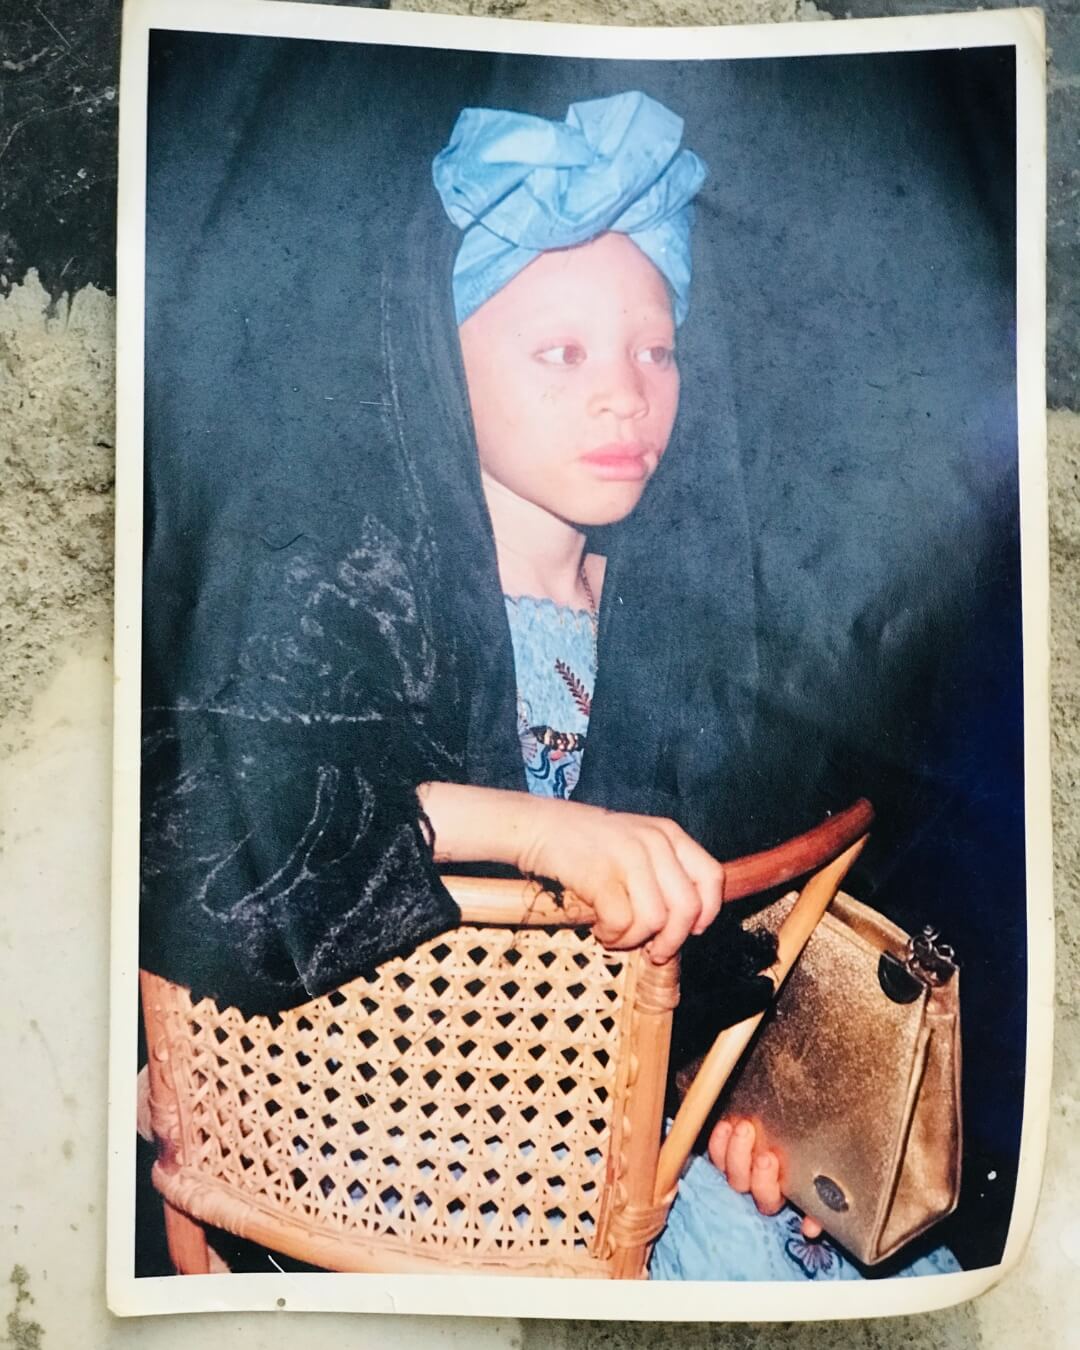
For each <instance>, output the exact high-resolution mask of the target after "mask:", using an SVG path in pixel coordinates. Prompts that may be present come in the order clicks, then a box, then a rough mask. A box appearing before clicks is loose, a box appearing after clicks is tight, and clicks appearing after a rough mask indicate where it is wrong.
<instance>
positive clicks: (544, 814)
mask: <svg viewBox="0 0 1080 1350" xmlns="http://www.w3.org/2000/svg"><path fill="white" fill-rule="evenodd" d="M536 805H537V806H538V807H541V809H540V810H538V811H536V812H534V813H532V822H531V823H532V826H533V828H532V829H530V831H529V834H528V836H527V839H526V841H525V843H524V846H523V848H522V849H521V852H520V855H519V859H518V866H519V867H520V868H521V870H522V871H525V872H529V873H532V874H533V875H538V876H548V877H554V878H555V879H556V880H558V881H560V882H562V884H563V885H564V886H566V887H568V888H569V889H570V890H572V891H575V892H576V893H577V894H578V895H579V896H581V898H582V899H583V900H585V901H586V902H588V903H589V904H590V905H592V907H593V908H594V909H595V910H596V924H595V926H594V932H595V933H596V936H597V938H599V940H600V941H601V942H602V943H604V945H605V946H608V947H613V948H630V947H637V946H639V945H640V944H642V943H643V942H646V941H648V940H649V939H651V941H649V948H648V951H649V956H650V958H651V960H653V961H654V962H656V963H657V964H658V965H659V964H662V963H663V962H665V961H670V960H671V958H672V957H673V956H674V955H675V953H676V952H677V951H678V950H679V948H680V947H681V946H682V945H683V943H684V942H685V941H686V939H687V937H688V936H689V935H690V934H691V933H694V934H699V933H703V932H704V931H705V929H706V928H708V926H709V924H711V923H712V921H713V920H714V919H715V918H716V916H717V914H718V913H719V912H720V906H721V904H722V903H723V869H722V867H721V866H720V864H719V863H718V862H717V861H716V859H715V858H713V857H712V856H711V854H709V853H707V852H706V851H705V850H704V849H703V848H702V847H701V846H700V844H697V843H696V842H695V841H694V840H693V839H691V838H690V836H689V835H688V834H687V833H686V831H685V830H683V829H682V828H681V827H680V826H678V825H676V824H675V822H674V821H673V820H666V819H663V818H661V817H658V816H638V815H630V814H628V813H623V812H617V811H605V810H603V809H602V808H600V807H597V806H588V805H585V804H584V803H582V802H563V801H558V802H556V801H546V802H541V801H539V800H537V801H536Z"/></svg>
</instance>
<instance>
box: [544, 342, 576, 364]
mask: <svg viewBox="0 0 1080 1350" xmlns="http://www.w3.org/2000/svg"><path fill="white" fill-rule="evenodd" d="M536 355H537V358H538V359H539V360H541V361H543V362H544V363H545V365H549V366H580V365H581V363H582V361H584V360H585V348H584V347H580V346H578V344H577V343H576V342H564V343H561V344H560V345H559V346H558V347H545V348H544V350H543V351H541V352H537V353H536Z"/></svg>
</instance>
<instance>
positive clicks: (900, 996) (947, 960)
mask: <svg viewBox="0 0 1080 1350" xmlns="http://www.w3.org/2000/svg"><path fill="white" fill-rule="evenodd" d="M938 938H939V934H938V930H937V929H936V928H932V927H931V926H930V925H929V924H927V926H926V927H925V928H924V929H923V930H922V932H921V933H917V934H915V935H914V936H913V937H909V938H908V941H907V948H906V949H905V952H904V955H903V957H900V956H897V955H896V954H895V953H893V952H882V954H881V959H880V961H879V962H878V982H879V983H880V985H881V987H882V989H883V990H884V991H885V993H886V994H887V995H888V996H889V998H891V999H892V1001H893V1002H894V1003H914V1002H915V1000H916V999H917V998H918V997H919V995H920V994H922V993H923V992H925V990H927V989H938V988H940V987H941V986H942V985H943V984H947V983H948V982H949V980H950V979H951V978H952V977H953V975H954V974H955V973H956V964H957V963H956V953H955V952H954V951H953V949H952V947H950V946H949V945H948V944H947V943H944V942H939V940H938Z"/></svg>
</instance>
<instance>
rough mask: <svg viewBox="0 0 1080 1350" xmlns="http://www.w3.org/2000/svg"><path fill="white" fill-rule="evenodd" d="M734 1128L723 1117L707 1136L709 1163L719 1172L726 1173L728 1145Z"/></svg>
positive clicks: (732, 1123) (730, 1122)
mask: <svg viewBox="0 0 1080 1350" xmlns="http://www.w3.org/2000/svg"><path fill="white" fill-rule="evenodd" d="M734 1128H735V1125H734V1122H733V1121H730V1120H728V1119H727V1117H726V1116H725V1118H724V1119H723V1120H720V1121H717V1123H716V1125H714V1126H713V1132H712V1134H710V1135H709V1161H710V1162H711V1163H712V1165H713V1166H714V1167H715V1168H716V1169H717V1170H718V1171H720V1172H726V1171H727V1151H728V1144H729V1143H730V1142H731V1132H732V1130H733V1129H734Z"/></svg>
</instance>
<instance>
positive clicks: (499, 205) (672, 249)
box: [432, 93, 706, 324]
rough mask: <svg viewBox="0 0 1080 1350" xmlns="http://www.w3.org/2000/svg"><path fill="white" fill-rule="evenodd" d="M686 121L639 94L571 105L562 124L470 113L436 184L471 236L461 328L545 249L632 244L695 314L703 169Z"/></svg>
mask: <svg viewBox="0 0 1080 1350" xmlns="http://www.w3.org/2000/svg"><path fill="white" fill-rule="evenodd" d="M682 130H683V121H682V118H681V117H679V116H677V115H676V114H675V113H673V112H671V111H670V109H668V108H665V107H664V105H663V104H662V103H657V102H656V100H655V99H651V98H648V97H647V96H646V95H645V94H641V93H626V94H615V95H613V96H612V97H611V98H598V99H592V100H590V101H589V102H586V103H573V104H571V105H570V108H569V110H568V111H567V114H566V120H565V121H564V122H549V121H547V120H546V119H545V118H543V117H530V116H528V115H526V114H524V113H513V112H503V111H501V110H500V109H496V108H466V109H465V110H464V111H463V112H462V113H461V115H460V116H459V117H458V120H457V122H456V123H455V125H454V130H453V132H452V134H451V136H450V143H449V145H447V146H446V148H445V149H443V150H441V151H440V152H439V154H438V155H436V157H435V161H434V163H433V164H432V174H433V177H434V179H435V187H436V189H437V190H438V193H439V196H440V197H441V198H442V203H443V206H444V207H445V208H446V214H447V215H448V216H449V217H450V219H451V220H452V221H453V222H454V224H455V225H457V226H458V227H459V229H462V230H464V231H465V235H464V238H463V239H462V241H461V247H460V248H459V249H458V253H457V257H456V259H455V261H454V277H453V286H454V308H455V311H456V314H457V321H458V323H459V324H460V323H463V322H464V321H465V320H466V319H467V318H468V317H469V315H470V314H472V312H473V311H474V310H476V309H479V308H480V306H481V305H482V304H483V303H484V301H485V300H488V299H490V297H491V296H493V295H494V294H495V293H496V291H499V290H501V289H502V287H503V286H505V285H506V284H507V282H508V281H511V280H512V279H513V278H514V277H515V276H516V275H517V274H518V272H520V271H521V270H522V268H523V267H525V266H526V265H527V264H528V263H530V262H532V260H533V259H534V258H535V257H537V256H538V255H539V254H540V253H542V252H544V250H546V249H555V248H569V247H571V246H572V245H574V244H584V243H586V242H587V241H588V240H590V239H594V238H595V237H596V236H597V235H598V234H603V233H604V232H605V231H607V230H615V231H618V232H619V233H620V234H626V235H629V236H630V238H631V239H632V240H633V241H634V243H635V244H637V246H638V248H640V249H641V251H642V253H644V254H645V256H646V257H647V258H648V259H649V261H650V262H651V263H652V264H653V265H654V266H655V267H656V268H657V269H658V270H659V271H660V272H661V274H662V275H663V276H664V278H665V279H666V280H667V283H668V286H669V287H670V288H671V293H672V297H673V301H674V305H673V308H674V315H675V322H676V323H677V324H679V323H682V321H683V319H684V318H685V317H686V313H687V309H688V308H689V290H690V223H691V211H692V208H691V205H690V203H691V199H692V198H693V197H694V195H695V194H696V193H697V191H698V189H699V188H700V187H701V185H702V183H703V182H704V180H705V172H706V170H705V165H704V164H703V163H702V162H701V160H700V159H699V158H698V157H697V155H695V154H694V153H693V152H692V151H691V150H680V149H679V141H680V140H681V139H682Z"/></svg>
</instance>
